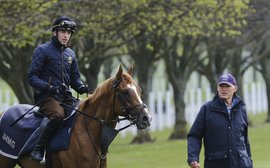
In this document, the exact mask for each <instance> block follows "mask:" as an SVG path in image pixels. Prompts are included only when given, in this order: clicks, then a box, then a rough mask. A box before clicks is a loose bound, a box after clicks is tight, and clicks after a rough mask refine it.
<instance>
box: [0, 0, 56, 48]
mask: <svg viewBox="0 0 270 168" xmlns="http://www.w3.org/2000/svg"><path fill="white" fill-rule="evenodd" d="M54 3H55V0H52V1H47V0H23V1H20V0H15V1H14V0H11V1H9V0H4V1H0V6H1V7H0V23H1V25H0V29H1V32H0V43H3V42H5V43H7V44H11V45H13V46H17V47H23V46H26V45H33V44H34V43H35V41H36V40H37V38H38V37H40V36H42V35H43V34H44V33H46V29H47V27H48V25H49V24H50V22H48V21H49V18H48V17H47V16H46V12H47V10H48V9H49V8H50V7H51V6H52V5H53V4H54Z"/></svg>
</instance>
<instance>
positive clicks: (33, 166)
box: [19, 156, 45, 168]
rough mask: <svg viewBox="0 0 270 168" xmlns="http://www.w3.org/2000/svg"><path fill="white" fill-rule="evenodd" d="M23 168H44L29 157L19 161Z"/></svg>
mask: <svg viewBox="0 0 270 168" xmlns="http://www.w3.org/2000/svg"><path fill="white" fill-rule="evenodd" d="M19 161H20V163H21V164H22V166H23V168H45V165H41V164H40V163H39V162H37V161H34V160H31V159H30V156H24V157H22V158H20V159H19Z"/></svg>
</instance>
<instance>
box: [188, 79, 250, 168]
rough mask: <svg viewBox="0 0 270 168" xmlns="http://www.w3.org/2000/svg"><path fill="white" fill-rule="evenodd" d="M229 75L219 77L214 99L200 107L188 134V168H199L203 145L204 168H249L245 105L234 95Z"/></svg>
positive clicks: (232, 82) (234, 81)
mask: <svg viewBox="0 0 270 168" xmlns="http://www.w3.org/2000/svg"><path fill="white" fill-rule="evenodd" d="M236 91H237V85H236V80H235V78H234V77H233V76H232V75H231V74H223V75H221V76H220V77H219V82H218V85H217V95H216V96H215V97H214V98H213V100H212V101H209V102H207V103H205V104H204V105H202V107H201V109H200V111H199V113H198V115H197V117H196V119H195V121H194V123H193V125H192V127H191V129H190V132H189V133H188V136H187V138H188V164H189V166H190V167H191V168H199V167H200V163H199V154H200V150H201V145H202V139H203V145H204V150H205V151H204V167H205V168H252V167H253V163H252V160H251V152H250V145H249V141H248V121H247V112H246V106H245V103H244V102H243V101H242V100H241V98H240V97H239V96H237V95H236Z"/></svg>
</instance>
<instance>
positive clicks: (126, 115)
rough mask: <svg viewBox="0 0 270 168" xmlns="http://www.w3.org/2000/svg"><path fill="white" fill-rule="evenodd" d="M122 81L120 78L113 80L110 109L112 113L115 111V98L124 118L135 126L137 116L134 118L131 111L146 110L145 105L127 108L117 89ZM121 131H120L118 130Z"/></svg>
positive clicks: (121, 94)
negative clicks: (111, 105)
mask: <svg viewBox="0 0 270 168" xmlns="http://www.w3.org/2000/svg"><path fill="white" fill-rule="evenodd" d="M122 80H123V79H122V78H120V79H118V80H115V81H114V82H113V90H114V95H113V107H112V110H113V111H112V112H113V113H114V112H115V111H114V110H115V107H114V106H115V97H117V98H118V100H119V102H120V106H121V109H122V112H123V114H124V118H125V119H126V120H129V121H132V123H133V124H132V125H134V124H136V122H137V118H138V116H134V115H133V113H132V112H133V111H134V110H136V109H137V108H142V109H144V108H147V106H146V104H144V103H141V104H137V105H134V106H132V107H129V106H128V105H127V103H126V100H125V98H124V96H123V93H122V92H121V91H120V89H119V88H118V86H119V84H120V83H121V81H122ZM120 130H121V129H120Z"/></svg>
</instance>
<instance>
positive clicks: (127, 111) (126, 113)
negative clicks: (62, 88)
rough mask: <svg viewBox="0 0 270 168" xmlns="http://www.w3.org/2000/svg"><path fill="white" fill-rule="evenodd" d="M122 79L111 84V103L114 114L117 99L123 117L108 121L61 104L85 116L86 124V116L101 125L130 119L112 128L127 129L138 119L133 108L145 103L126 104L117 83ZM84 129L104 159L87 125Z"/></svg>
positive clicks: (141, 106) (104, 155)
mask: <svg viewBox="0 0 270 168" xmlns="http://www.w3.org/2000/svg"><path fill="white" fill-rule="evenodd" d="M122 80H123V79H122V78H121V79H117V80H114V81H113V86H112V89H113V103H112V113H113V114H114V113H115V104H116V98H117V99H118V101H119V103H120V106H121V110H122V112H123V117H122V118H119V117H117V118H116V119H113V120H110V121H107V120H104V119H101V118H98V117H96V116H94V115H90V114H87V113H85V112H83V111H80V110H77V109H75V108H72V107H70V106H68V105H66V104H64V105H63V104H62V105H63V106H65V107H66V108H69V109H72V110H75V112H77V113H79V114H82V115H84V116H85V118H84V123H85V125H87V122H86V118H90V119H93V120H95V121H98V122H99V123H100V124H101V126H102V127H104V126H109V125H110V124H111V123H118V122H121V121H124V120H128V121H130V123H129V124H128V125H126V126H124V127H122V128H119V129H117V130H114V131H116V132H120V131H122V130H124V129H127V128H128V127H130V126H132V125H135V124H136V123H137V121H138V117H139V116H138V115H137V116H134V114H135V113H133V111H134V110H136V109H137V108H142V109H144V108H147V106H146V104H144V103H141V104H137V105H134V106H132V107H130V106H128V105H127V102H126V99H125V97H124V95H123V93H122V92H121V90H120V89H119V87H118V86H119V84H120V83H121V81H122ZM86 129H87V132H88V135H89V137H90V139H91V141H92V143H93V145H94V147H95V150H96V152H97V153H98V155H99V157H100V159H101V160H104V159H105V158H106V153H105V154H104V153H99V152H98V147H97V145H96V144H95V142H94V139H93V136H92V134H91V131H90V130H89V128H88V126H86Z"/></svg>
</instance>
